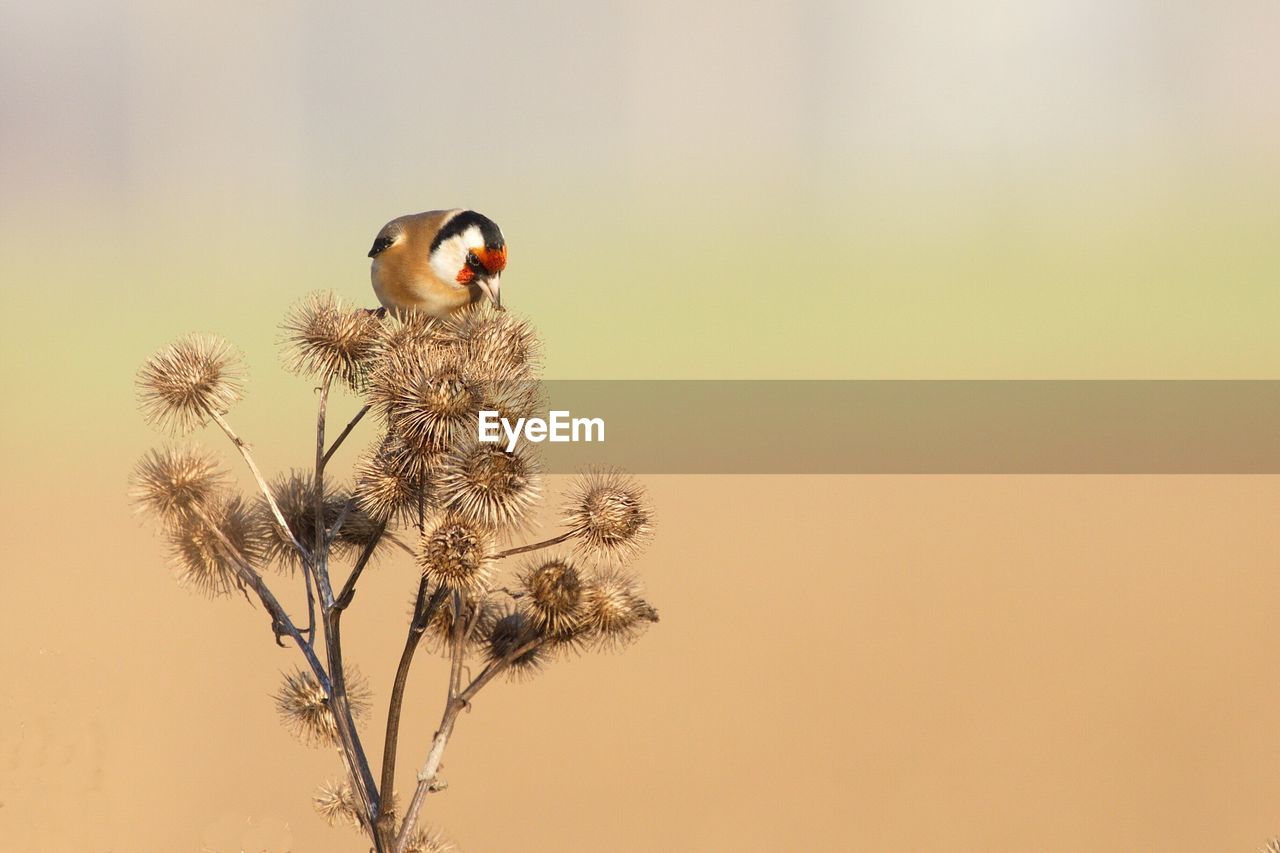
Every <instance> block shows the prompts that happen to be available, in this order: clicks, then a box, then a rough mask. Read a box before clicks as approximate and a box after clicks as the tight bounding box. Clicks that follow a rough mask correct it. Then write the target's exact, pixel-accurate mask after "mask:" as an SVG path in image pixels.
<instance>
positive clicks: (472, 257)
mask: <svg viewBox="0 0 1280 853" xmlns="http://www.w3.org/2000/svg"><path fill="white" fill-rule="evenodd" d="M467 266H471V267H478V266H480V258H479V257H477V255H476V253H475V252H467Z"/></svg>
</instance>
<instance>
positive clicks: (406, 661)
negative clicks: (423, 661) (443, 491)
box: [377, 577, 445, 842]
mask: <svg viewBox="0 0 1280 853" xmlns="http://www.w3.org/2000/svg"><path fill="white" fill-rule="evenodd" d="M428 585H429V582H428V581H427V579H426V578H425V577H424V578H422V580H421V581H419V583H418V596H417V598H416V599H415V601H414V603H413V619H412V620H411V621H410V622H409V634H408V636H407V637H405V641H404V651H402V652H401V653H400V665H399V666H398V667H397V668H396V680H395V683H394V684H393V685H392V687H391V704H390V705H389V706H388V708H387V735H386V739H385V740H384V741H383V745H382V781H381V785H380V787H379V790H381V791H384V792H385V791H394V790H395V788H396V754H397V752H398V749H399V741H400V711H401V708H402V707H403V705H404V689H405V685H407V684H408V683H409V668H410V667H411V666H412V665H413V656H414V653H415V652H416V651H417V650H418V645H419V644H420V643H421V641H422V635H423V634H424V633H425V632H426V630H427V625H429V624H430V623H431V618H432V617H433V616H434V615H435V612H436V610H437V609H438V608H439V607H440V604H441V602H443V601H444V596H445V589H444V587H437V588H436V591H435V592H434V593H432V595H431V596H430V598H428V597H427V587H428ZM382 804H383V809H384V810H383V812H382V813H381V814H379V815H378V827H377V829H378V831H379V832H381V833H384V835H385V839H386V840H387V841H388V842H394V840H395V826H396V814H395V811H394V805H393V803H392V801H391V799H390V798H389V797H386V796H384V797H383V798H382Z"/></svg>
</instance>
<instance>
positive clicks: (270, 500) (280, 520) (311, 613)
mask: <svg viewBox="0 0 1280 853" xmlns="http://www.w3.org/2000/svg"><path fill="white" fill-rule="evenodd" d="M205 411H207V412H208V413H209V414H210V415H211V416H212V417H213V419H214V421H215V422H217V424H218V426H220V427H222V431H223V432H224V433H226V436H227V438H229V439H231V443H232V444H234V445H235V446H236V449H237V450H239V451H240V455H241V456H243V457H244V461H245V464H247V465H248V466H249V471H250V472H251V473H252V474H253V479H254V480H255V481H256V482H257V484H258V491H260V492H262V496H263V497H264V498H266V500H267V505H268V506H270V507H271V514H272V515H274V516H275V519H276V524H277V525H279V527H280V529H281V530H282V531H283V532H284V535H285V537H286V538H287V539H288V540H289V541H290V542H291V543H293V547H294V548H295V549H296V550H297V551H298V554H299V555H300V556H301V557H302V584H303V586H304V587H306V590H307V628H306V630H305V631H303V633H304V634H306V636H307V645H309V646H311V647H312V648H314V647H315V644H316V602H315V597H314V596H313V595H312V592H311V583H312V577H311V572H312V565H311V563H312V556H311V552H310V551H308V550H307V549H306V548H305V547H304V546H303V544H302V543H301V542H299V541H298V538H297V537H296V536H294V535H293V530H292V529H291V528H290V527H289V523H288V522H287V521H285V520H284V513H282V512H281V511H280V506H279V504H277V503H276V496H275V495H273V494H272V493H271V488H270V487H269V486H268V485H267V481H266V479H265V478H264V477H263V476H262V471H260V470H259V469H258V464H257V463H256V462H254V461H253V454H252V453H250V452H249V445H248V444H247V443H246V442H245V441H244V439H242V438H240V436H239V435H237V434H236V431H235V430H233V429H232V428H231V424H230V423H228V422H227V419H226V418H224V417H223V416H222V415H221V414H219V413H218V412H216V411H214V410H213V409H206V410H205Z"/></svg>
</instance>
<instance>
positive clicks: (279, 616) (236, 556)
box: [195, 507, 331, 692]
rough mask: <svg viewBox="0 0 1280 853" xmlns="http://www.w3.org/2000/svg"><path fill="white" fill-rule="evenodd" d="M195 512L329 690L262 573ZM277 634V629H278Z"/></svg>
mask: <svg viewBox="0 0 1280 853" xmlns="http://www.w3.org/2000/svg"><path fill="white" fill-rule="evenodd" d="M195 513H196V516H197V517H199V519H200V520H201V521H203V522H204V524H205V527H207V528H209V530H210V531H212V532H213V534H214V536H216V537H217V538H218V542H219V544H220V545H221V546H222V549H223V551H224V553H225V554H226V555H227V556H228V557H230V559H231V562H232V564H233V565H234V566H235V567H236V574H237V576H239V578H240V579H241V580H242V581H244V583H246V584H248V585H249V588H250V589H252V590H253V591H254V592H255V593H257V595H258V600H259V601H261V602H262V606H263V608H265V609H266V611H267V612H268V613H270V614H271V619H272V622H273V626H272V627H273V629H275V628H279V629H283V631H284V633H286V634H288V635H289V636H290V637H291V638H292V639H293V641H294V643H295V644H297V646H298V648H299V649H300V650H301V651H302V655H303V657H305V658H306V659H307V664H308V665H309V666H310V667H311V671H312V672H313V673H314V674H315V676H316V680H317V681H319V682H320V686H321V687H323V688H324V690H325V691H326V692H328V691H329V690H330V689H331V688H330V682H329V675H328V673H326V672H325V670H324V667H323V666H322V665H321V664H320V660H319V659H318V658H317V657H316V654H315V651H314V650H312V648H311V645H310V643H308V642H307V641H306V640H305V639H303V637H302V633H301V632H300V631H299V630H298V628H297V626H296V625H294V624H293V620H292V619H291V618H289V614H288V613H286V612H285V609H284V607H283V606H281V604H280V601H279V599H277V598H276V597H275V595H274V594H273V593H272V592H271V588H270V587H268V586H267V583H266V581H264V580H263V579H262V575H260V574H258V572H257V571H256V570H255V569H254V568H253V566H251V565H249V562H248V560H246V559H245V558H244V555H242V554H241V553H240V551H239V550H238V549H237V548H236V546H235V545H234V544H233V543H232V542H231V540H230V539H228V538H227V535H226V534H225V533H223V532H222V528H220V527H218V525H217V524H216V523H215V522H214V521H213V519H211V518H209V516H208V514H207V513H206V512H205V511H204V510H203V509H201V508H200V507H196V508H195ZM277 636H279V632H277Z"/></svg>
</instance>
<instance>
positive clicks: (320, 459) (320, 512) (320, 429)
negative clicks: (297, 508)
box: [312, 375, 333, 607]
mask: <svg viewBox="0 0 1280 853" xmlns="http://www.w3.org/2000/svg"><path fill="white" fill-rule="evenodd" d="M332 384H333V376H331V375H330V376H326V377H325V379H324V383H323V384H321V386H320V403H319V405H318V406H316V476H315V494H314V495H312V501H313V506H314V508H315V513H316V525H315V533H316V539H315V543H316V544H315V554H316V556H317V557H319V561H318V563H317V566H316V574H317V575H319V574H320V572H321V569H322V567H323V571H324V572H325V573H326V574H327V573H328V566H326V565H324V564H325V562H326V560H325V557H326V555H327V553H328V549H326V548H325V545H326V541H325V528H324V461H325V455H324V425H325V417H326V410H327V409H328V407H329V386H330V385H332ZM321 601H322V602H323V603H324V605H325V606H326V607H328V606H329V605H331V604H333V602H332V600H325V599H321Z"/></svg>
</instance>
